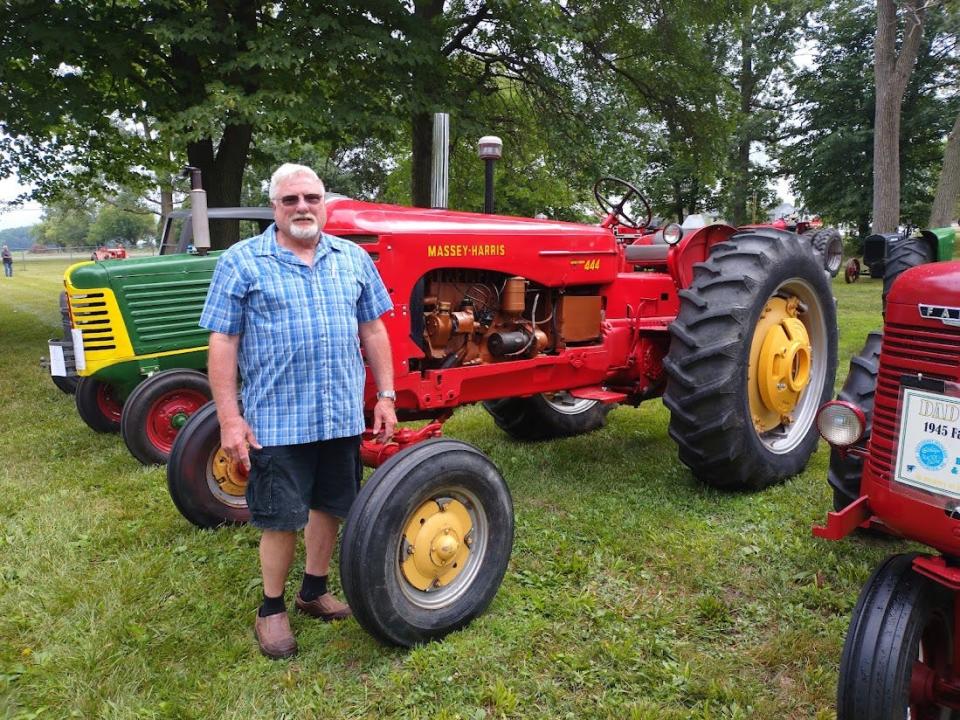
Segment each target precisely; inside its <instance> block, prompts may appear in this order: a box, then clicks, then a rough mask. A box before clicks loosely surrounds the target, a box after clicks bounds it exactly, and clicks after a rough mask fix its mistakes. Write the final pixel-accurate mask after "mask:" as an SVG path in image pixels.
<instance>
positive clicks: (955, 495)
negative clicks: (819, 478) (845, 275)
mask: <svg viewBox="0 0 960 720" xmlns="http://www.w3.org/2000/svg"><path fill="white" fill-rule="evenodd" d="M917 242H918V243H919V242H920V241H919V240H918V241H917ZM918 248H919V245H918ZM914 255H915V263H916V262H924V259H926V260H930V259H933V258H934V257H935V256H934V255H933V251H932V249H929V251H925V252H917V253H914ZM817 424H818V426H819V429H820V432H821V434H822V435H823V437H824V438H825V439H826V440H827V441H828V442H829V443H830V445H831V448H832V449H831V460H830V473H829V482H830V484H831V486H832V487H833V491H834V506H835V509H836V512H832V513H830V514H829V515H828V519H827V524H826V526H825V527H819V528H814V534H815V535H817V536H819V537H823V538H826V539H830V540H839V539H840V538H842V537H844V536H846V535H847V534H849V533H851V532H853V531H854V530H856V529H858V528H864V529H875V530H883V531H884V532H886V533H891V534H894V535H899V536H902V537H904V538H907V539H910V540H916V541H919V542H922V543H924V544H926V545H929V546H930V547H932V548H934V549H935V550H936V551H938V552H939V553H940V554H939V555H930V554H919V553H913V552H912V553H905V554H900V555H894V556H892V557H890V558H888V559H887V560H886V561H884V563H883V564H882V565H881V566H880V567H879V568H877V569H876V570H875V571H874V573H873V575H872V576H871V577H870V579H869V580H867V583H866V585H865V586H864V587H863V590H862V591H861V593H860V599H859V601H858V602H857V604H856V607H855V608H854V611H853V617H852V619H851V621H850V628H849V631H848V633H847V638H846V642H845V644H844V648H843V655H842V658H841V660H840V677H839V682H838V690H837V718H838V720H853V719H854V718H877V719H885V718H905V717H906V718H914V719H919V718H947V717H951V718H952V717H960V669H958V665H957V660H958V658H960V634H958V632H957V630H958V628H960V623H958V621H960V262H955V261H949V262H937V263H929V264H923V265H920V266H919V267H913V268H912V269H909V270H906V271H905V272H903V273H902V274H901V275H900V276H899V277H898V278H896V279H895V281H894V282H892V283H891V284H890V287H889V292H888V294H887V296H886V305H885V320H884V327H883V332H882V334H881V333H871V334H870V335H869V336H868V338H867V342H866V345H865V346H864V348H863V350H862V351H861V352H860V354H859V355H857V356H855V357H854V358H853V359H852V360H851V363H850V373H849V375H848V377H847V380H846V383H845V384H844V387H843V390H842V391H841V393H840V395H839V397H838V399H837V400H834V401H831V402H830V403H827V404H826V405H825V406H824V407H823V408H822V409H821V410H820V411H819V413H818V416H817Z"/></svg>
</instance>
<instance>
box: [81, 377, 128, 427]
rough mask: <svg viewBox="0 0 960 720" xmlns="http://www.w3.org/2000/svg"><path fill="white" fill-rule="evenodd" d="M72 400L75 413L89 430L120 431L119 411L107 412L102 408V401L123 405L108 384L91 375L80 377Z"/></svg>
mask: <svg viewBox="0 0 960 720" xmlns="http://www.w3.org/2000/svg"><path fill="white" fill-rule="evenodd" d="M74 400H75V401H76V403H77V414H78V415H80V419H81V420H83V421H84V422H85V423H86V424H87V427H89V428H90V429H91V430H93V431H95V432H99V433H115V432H120V417H119V413H117V414H114V413H110V414H108V413H106V412H105V411H104V409H103V403H104V402H111V401H112V402H115V403H117V405H118V406H120V407H122V405H123V404H122V403H120V402H119V401H118V400H117V399H116V397H115V394H114V390H113V388H112V387H111V386H110V385H108V384H107V383H103V382H101V381H100V380H96V379H95V378H92V377H83V378H80V381H79V382H78V383H77V390H76V392H75V393H74Z"/></svg>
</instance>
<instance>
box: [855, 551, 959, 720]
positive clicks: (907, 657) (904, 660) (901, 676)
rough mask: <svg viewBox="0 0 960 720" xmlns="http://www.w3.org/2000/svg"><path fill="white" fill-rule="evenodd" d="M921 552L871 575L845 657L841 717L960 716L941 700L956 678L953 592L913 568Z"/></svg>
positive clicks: (899, 558) (881, 719) (894, 559)
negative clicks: (938, 689)
mask: <svg viewBox="0 0 960 720" xmlns="http://www.w3.org/2000/svg"><path fill="white" fill-rule="evenodd" d="M915 557H916V555H915V554H905V555H894V556H893V557H890V558H887V559H886V560H885V561H884V562H883V564H882V565H881V566H880V567H879V568H877V570H876V571H874V573H873V575H872V576H871V577H870V579H869V580H867V584H866V585H864V587H863V590H861V592H860V598H859V600H858V601H857V605H856V607H854V609H853V617H852V618H851V620H850V629H849V630H848V631H847V639H846V641H845V642H844V645H843V655H842V656H841V658H840V675H839V679H838V682H837V720H854V719H855V718H871V720H894V719H896V720H903V719H904V718H912V719H913V720H921V719H922V720H926V719H927V718H937V719H938V720H942V719H943V718H957V717H960V713H958V712H957V711H956V710H950V709H949V708H945V707H943V706H941V705H938V704H937V703H936V699H935V697H934V695H933V693H934V686H935V680H936V679H937V678H952V677H953V671H952V668H953V634H954V632H955V627H954V620H953V596H952V594H951V593H950V592H949V591H948V590H947V589H946V588H944V587H942V586H941V585H938V584H937V583H935V582H934V581H932V580H928V579H927V578H925V577H922V576H921V575H918V574H917V573H916V572H914V570H913V559H914V558H915Z"/></svg>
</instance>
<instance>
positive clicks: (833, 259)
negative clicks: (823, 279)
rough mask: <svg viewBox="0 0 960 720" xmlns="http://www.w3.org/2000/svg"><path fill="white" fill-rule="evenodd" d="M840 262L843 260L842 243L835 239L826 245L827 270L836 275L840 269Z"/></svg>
mask: <svg viewBox="0 0 960 720" xmlns="http://www.w3.org/2000/svg"><path fill="white" fill-rule="evenodd" d="M841 262H843V243H842V242H840V241H839V240H836V241H834V242H832V243H830V244H829V245H827V272H829V273H830V274H831V275H836V274H837V273H838V272H839V271H840V263H841Z"/></svg>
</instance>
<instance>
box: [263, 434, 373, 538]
mask: <svg viewBox="0 0 960 720" xmlns="http://www.w3.org/2000/svg"><path fill="white" fill-rule="evenodd" d="M362 476H363V466H362V465H361V464H360V436H359V435H354V436H352V437H345V438H336V439H334V440H319V441H317V442H312V443H304V444H302V445H275V446H273V447H265V448H263V449H261V450H255V449H253V448H251V449H250V477H249V479H248V482H247V507H249V508H250V516H251V521H250V524H251V525H253V526H254V527H258V528H260V529H261V530H301V529H302V528H303V527H304V526H306V524H307V519H308V518H309V511H310V510H322V511H323V512H326V513H329V514H330V515H334V516H336V517H338V518H345V517H346V516H347V513H348V512H350V506H351V505H352V504H353V501H354V499H355V498H356V497H357V493H358V492H359V490H360V479H361V477H362Z"/></svg>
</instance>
